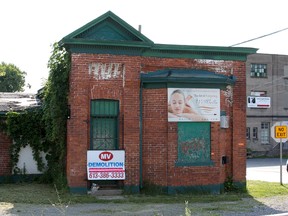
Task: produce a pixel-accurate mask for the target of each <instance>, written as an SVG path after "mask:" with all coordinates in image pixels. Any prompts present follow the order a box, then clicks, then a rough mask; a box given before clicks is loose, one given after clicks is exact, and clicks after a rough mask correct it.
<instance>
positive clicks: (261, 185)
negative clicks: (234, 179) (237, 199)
mask: <svg viewBox="0 0 288 216" xmlns="http://www.w3.org/2000/svg"><path fill="white" fill-rule="evenodd" d="M247 190H248V194H249V195H250V196H252V197H254V198H261V197H272V196H281V195H288V185H287V184H284V185H280V183H274V182H263V181H247Z"/></svg>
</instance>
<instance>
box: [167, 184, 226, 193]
mask: <svg viewBox="0 0 288 216" xmlns="http://www.w3.org/2000/svg"><path fill="white" fill-rule="evenodd" d="M222 188H223V186H221V184H214V185H197V186H168V188H167V193H168V194H178V193H179V194H185V193H200V194H207V193H209V194H220V193H221V192H222Z"/></svg>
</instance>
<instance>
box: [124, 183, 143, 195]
mask: <svg viewBox="0 0 288 216" xmlns="http://www.w3.org/2000/svg"><path fill="white" fill-rule="evenodd" d="M123 190H124V193H126V194H137V193H140V186H139V185H124V187H123Z"/></svg>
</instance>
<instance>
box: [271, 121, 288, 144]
mask: <svg viewBox="0 0 288 216" xmlns="http://www.w3.org/2000/svg"><path fill="white" fill-rule="evenodd" d="M287 126H288V121H282V122H276V123H275V124H274V125H273V126H272V127H271V130H270V132H271V137H272V138H273V139H274V140H275V142H278V143H280V142H281V141H282V142H287V140H288V138H287V135H285V136H286V138H281V136H280V135H281V134H276V133H279V131H280V129H281V128H283V127H286V128H287Z"/></svg>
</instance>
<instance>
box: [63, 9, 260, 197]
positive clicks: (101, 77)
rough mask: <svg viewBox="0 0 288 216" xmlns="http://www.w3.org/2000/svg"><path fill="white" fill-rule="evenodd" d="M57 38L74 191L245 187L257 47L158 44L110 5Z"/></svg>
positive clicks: (186, 189) (181, 190)
mask: <svg viewBox="0 0 288 216" xmlns="http://www.w3.org/2000/svg"><path fill="white" fill-rule="evenodd" d="M179 40H181V38H179ZM59 44H60V45H61V46H64V47H65V48H66V49H67V50H68V51H69V52H70V53H71V72H70V80H69V86H70V90H69V107H70V118H69V119H68V120H67V180H68V185H69V188H70V190H71V191H72V192H79V193H81V192H83V193H85V192H87V190H89V189H90V187H91V183H92V182H95V183H97V184H98V185H100V189H101V187H102V185H104V184H107V182H109V184H115V185H117V186H119V187H121V188H123V189H124V191H126V192H133V193H137V192H139V191H140V190H141V189H142V188H144V189H145V187H148V186H149V185H153V186H157V187H158V188H160V189H162V190H163V191H165V192H167V193H178V192H188V191H194V190H195V191H209V192H211V193H220V192H221V191H222V190H223V187H224V183H225V181H226V180H227V179H228V177H229V178H230V177H232V179H233V181H234V183H235V184H238V185H239V186H243V187H245V186H246V139H245V129H246V121H245V119H246V74H245V71H246V64H245V63H246V58H247V55H249V54H254V53H256V51H257V49H254V48H244V47H237V48H236V47H218V46H188V45H170V44H155V43H153V41H151V40H150V39H148V38H147V37H145V36H144V35H143V34H142V33H141V32H139V31H137V30H136V29H134V28H133V27H131V26H130V25H129V24H128V23H126V22H125V21H123V20H122V19H121V18H119V17H118V16H116V15H115V14H114V13H112V12H110V11H109V12H107V13H105V14H103V15H102V16H100V17H98V18H96V19H95V20H93V21H91V22H90V23H88V24H86V25H84V26H83V27H81V28H79V29H77V30H75V31H74V32H72V33H71V34H69V35H67V36H66V37H64V38H63V39H62V40H61V41H60V42H59Z"/></svg>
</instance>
